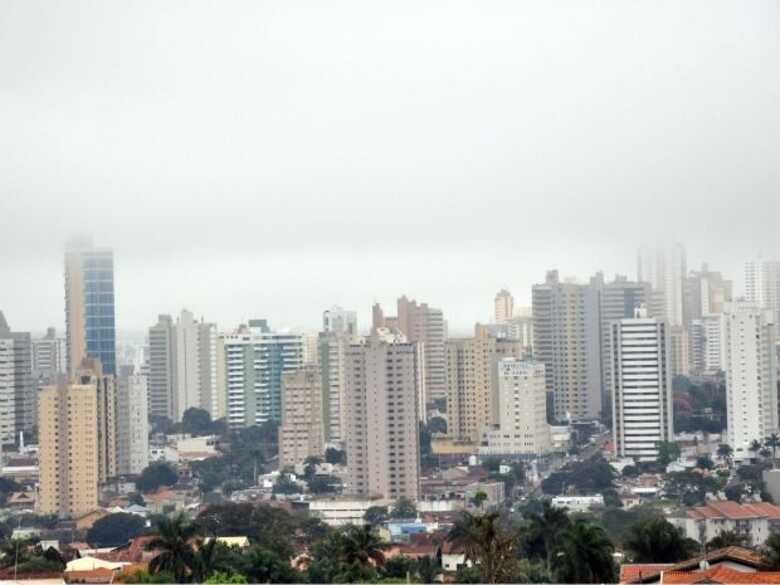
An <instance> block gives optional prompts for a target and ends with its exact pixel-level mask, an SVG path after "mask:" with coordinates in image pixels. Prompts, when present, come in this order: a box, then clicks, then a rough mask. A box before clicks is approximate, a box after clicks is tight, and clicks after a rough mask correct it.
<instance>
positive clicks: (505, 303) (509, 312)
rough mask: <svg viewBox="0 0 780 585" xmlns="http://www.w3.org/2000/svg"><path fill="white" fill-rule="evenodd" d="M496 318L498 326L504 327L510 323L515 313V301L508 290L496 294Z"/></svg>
mask: <svg viewBox="0 0 780 585" xmlns="http://www.w3.org/2000/svg"><path fill="white" fill-rule="evenodd" d="M494 309H495V311H494V318H495V322H496V323H497V324H498V325H502V324H504V323H506V322H507V321H509V320H510V319H511V318H512V317H513V316H514V312H515V299H514V297H513V296H512V293H510V292H509V291H508V290H506V289H503V288H502V289H501V290H500V291H498V292H497V293H496V298H495V300H494Z"/></svg>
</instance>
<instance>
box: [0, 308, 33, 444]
mask: <svg viewBox="0 0 780 585" xmlns="http://www.w3.org/2000/svg"><path fill="white" fill-rule="evenodd" d="M34 400H35V386H34V384H33V379H32V346H31V341H30V334H29V333H22V332H18V331H11V328H10V327H9V326H8V322H7V321H6V319H5V316H4V315H3V312H2V311H0V446H1V445H8V444H13V443H15V442H16V439H17V437H18V434H19V433H20V432H22V431H29V430H31V429H32V427H33V424H34V422H33V419H32V417H33V414H34V412H35V405H34V404H33V402H34Z"/></svg>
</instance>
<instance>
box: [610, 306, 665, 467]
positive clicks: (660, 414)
mask: <svg viewBox="0 0 780 585" xmlns="http://www.w3.org/2000/svg"><path fill="white" fill-rule="evenodd" d="M667 327H668V326H667V324H666V323H665V322H663V321H658V320H657V319H654V318H651V317H648V316H647V310H646V309H645V308H644V307H641V308H638V309H636V313H635V317H634V318H632V319H621V320H619V321H614V322H613V323H612V325H611V335H610V348H611V356H612V357H611V361H612V376H613V384H612V386H613V388H614V391H615V393H614V397H613V404H612V436H613V441H614V443H615V455H616V456H618V457H632V458H635V459H637V460H639V461H655V460H656V459H657V458H658V444H659V443H660V442H661V441H672V440H673V439H674V427H673V414H672V373H671V364H670V359H669V357H670V356H669V354H670V351H671V349H670V339H669V335H668V332H667Z"/></svg>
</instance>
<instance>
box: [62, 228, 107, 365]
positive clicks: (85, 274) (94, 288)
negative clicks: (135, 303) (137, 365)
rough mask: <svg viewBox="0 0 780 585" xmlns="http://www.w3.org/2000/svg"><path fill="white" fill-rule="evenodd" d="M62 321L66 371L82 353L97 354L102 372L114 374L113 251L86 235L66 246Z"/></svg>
mask: <svg viewBox="0 0 780 585" xmlns="http://www.w3.org/2000/svg"><path fill="white" fill-rule="evenodd" d="M65 325H66V328H67V332H66V343H67V354H68V362H67V363H68V374H69V375H71V376H73V374H74V373H75V372H76V370H77V369H78V368H79V367H80V366H81V363H82V360H83V359H84V358H85V357H92V358H98V359H99V360H100V363H101V365H102V371H103V373H104V374H111V375H114V374H116V329H115V327H116V323H115V312H114V253H113V251H112V250H110V249H107V248H96V247H95V246H94V245H93V244H92V241H91V240H89V239H75V240H71V241H69V242H68V244H67V246H66V248H65Z"/></svg>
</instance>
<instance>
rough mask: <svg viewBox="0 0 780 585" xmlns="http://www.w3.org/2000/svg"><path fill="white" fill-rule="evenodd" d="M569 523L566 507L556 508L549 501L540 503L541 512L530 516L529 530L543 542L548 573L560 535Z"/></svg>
mask: <svg viewBox="0 0 780 585" xmlns="http://www.w3.org/2000/svg"><path fill="white" fill-rule="evenodd" d="M570 525H571V521H570V520H569V515H568V514H567V513H566V508H556V507H555V506H553V505H551V504H550V502H544V503H543V504H542V512H541V514H534V515H533V516H532V517H531V532H532V534H534V535H535V536H538V537H539V538H540V539H541V540H542V543H543V544H544V551H545V568H546V569H547V572H548V573H550V571H551V570H552V559H553V553H554V552H555V548H556V546H557V544H558V539H559V537H560V535H561V534H562V533H563V532H564V531H565V530H566V529H567V528H569V526H570Z"/></svg>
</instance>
